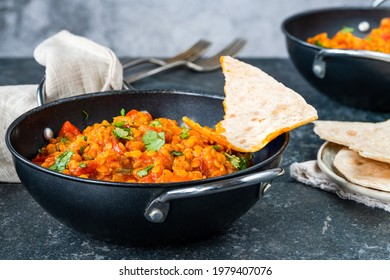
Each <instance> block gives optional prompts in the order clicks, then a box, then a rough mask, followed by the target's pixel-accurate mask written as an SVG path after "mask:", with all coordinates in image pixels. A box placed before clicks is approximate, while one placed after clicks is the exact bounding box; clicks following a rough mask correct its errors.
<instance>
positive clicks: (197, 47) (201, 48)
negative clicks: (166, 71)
mask: <svg viewBox="0 0 390 280" xmlns="http://www.w3.org/2000/svg"><path fill="white" fill-rule="evenodd" d="M210 45H211V43H210V42H209V41H207V40H204V39H201V40H199V41H198V42H196V43H195V44H194V45H193V46H192V47H190V48H189V49H187V50H186V51H184V52H182V53H180V54H178V55H175V56H173V57H171V58H168V59H166V60H165V62H166V63H171V62H173V61H178V60H187V61H194V60H196V59H197V58H199V57H200V56H201V55H203V53H204V52H205V51H206V50H207V49H208V47H210Z"/></svg>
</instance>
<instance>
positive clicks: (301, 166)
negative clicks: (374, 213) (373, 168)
mask: <svg viewBox="0 0 390 280" xmlns="http://www.w3.org/2000/svg"><path fill="white" fill-rule="evenodd" d="M290 175H291V177H292V178H294V179H295V180H297V181H298V182H301V183H304V184H306V185H309V186H312V187H315V188H319V189H321V190H324V191H328V192H331V193H335V194H337V195H338V196H339V197H340V198H342V199H349V200H353V201H356V202H358V203H363V204H365V205H367V206H369V207H374V208H380V209H383V210H385V211H388V212H390V205H389V204H388V203H385V202H383V201H379V200H377V199H373V198H371V197H367V196H363V195H359V194H355V193H352V192H348V191H345V190H343V189H342V188H340V187H339V186H338V185H337V184H335V183H334V182H333V181H331V180H330V179H329V178H328V176H327V175H326V174H324V173H323V172H322V171H321V169H320V168H319V167H318V165H317V161H316V160H310V161H305V162H299V163H298V162H295V163H293V164H291V166H290Z"/></svg>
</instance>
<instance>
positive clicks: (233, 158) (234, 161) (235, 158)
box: [225, 153, 240, 169]
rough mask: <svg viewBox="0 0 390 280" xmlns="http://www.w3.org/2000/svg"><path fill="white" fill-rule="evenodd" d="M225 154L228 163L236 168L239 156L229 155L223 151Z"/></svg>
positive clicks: (238, 163) (238, 165) (238, 164)
mask: <svg viewBox="0 0 390 280" xmlns="http://www.w3.org/2000/svg"><path fill="white" fill-rule="evenodd" d="M225 156H226V157H227V158H228V159H229V161H230V163H231V164H232V165H233V166H234V167H235V168H237V169H239V167H240V158H239V157H238V156H235V155H229V154H228V153H225Z"/></svg>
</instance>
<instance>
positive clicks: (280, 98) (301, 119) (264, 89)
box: [183, 56, 318, 152]
mask: <svg viewBox="0 0 390 280" xmlns="http://www.w3.org/2000/svg"><path fill="white" fill-rule="evenodd" d="M221 65H222V71H223V74H224V76H225V87H224V91H225V99H224V101H223V106H224V110H225V116H224V119H223V120H222V121H221V122H220V123H218V124H217V125H216V133H214V134H213V133H211V132H210V131H208V130H205V129H202V127H201V126H200V125H197V124H196V123H195V122H193V121H192V120H190V119H188V118H184V119H183V121H184V122H185V123H186V124H187V125H188V126H190V127H191V128H192V129H195V130H198V131H199V132H200V133H207V134H208V136H209V137H210V138H212V139H213V140H214V141H216V142H217V143H221V144H224V145H226V146H228V147H231V148H232V149H234V150H236V151H240V152H256V151H258V150H260V149H262V148H263V147H264V146H265V145H267V144H268V143H269V142H270V141H272V140H273V139H275V138H276V137H277V136H279V135H281V134H282V133H284V132H287V131H290V130H292V129H294V128H296V127H299V126H301V125H304V124H307V123H309V122H311V121H313V120H316V119H317V118H318V116H317V111H316V110H315V109H314V107H312V106H311V105H309V104H307V103H306V101H305V100H304V99H303V98H302V96H300V95H299V94H298V93H296V92H295V91H293V90H292V89H290V88H287V87H286V86H284V85H283V84H281V83H279V82H278V81H276V80H275V79H274V78H272V77H271V76H269V75H268V74H266V73H265V72H263V71H262V70H260V69H258V68H256V67H254V66H252V65H249V64H247V63H244V62H242V61H239V60H237V59H234V58H232V57H230V56H222V57H221Z"/></svg>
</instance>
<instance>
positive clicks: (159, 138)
mask: <svg viewBox="0 0 390 280" xmlns="http://www.w3.org/2000/svg"><path fill="white" fill-rule="evenodd" d="M142 141H143V142H144V144H145V147H146V150H147V151H158V150H159V149H160V148H161V147H162V146H163V145H164V144H165V133H164V132H156V131H154V130H148V131H146V133H145V135H144V136H142Z"/></svg>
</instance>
